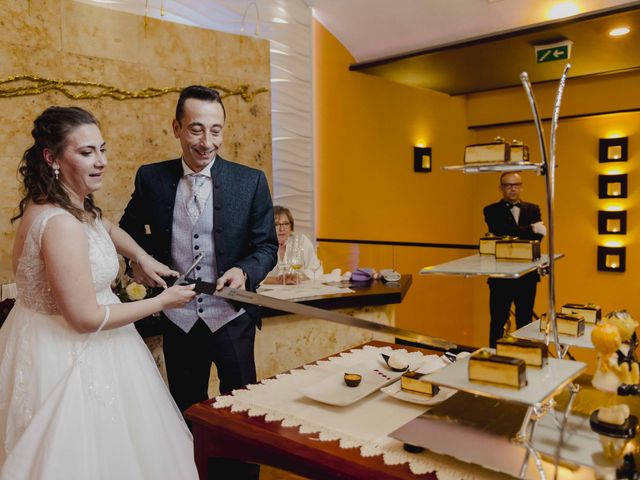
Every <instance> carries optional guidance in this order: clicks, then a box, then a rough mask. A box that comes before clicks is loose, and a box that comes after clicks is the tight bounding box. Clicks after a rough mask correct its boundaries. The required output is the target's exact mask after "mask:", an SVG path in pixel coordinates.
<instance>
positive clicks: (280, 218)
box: [266, 205, 322, 283]
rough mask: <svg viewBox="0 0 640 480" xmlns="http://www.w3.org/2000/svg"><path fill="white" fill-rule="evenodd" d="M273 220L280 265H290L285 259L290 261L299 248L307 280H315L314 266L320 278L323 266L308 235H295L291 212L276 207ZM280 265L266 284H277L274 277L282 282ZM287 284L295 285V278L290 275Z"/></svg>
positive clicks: (316, 275)
mask: <svg viewBox="0 0 640 480" xmlns="http://www.w3.org/2000/svg"><path fill="white" fill-rule="evenodd" d="M273 218H274V220H275V224H276V235H277V237H278V265H282V264H283V263H284V264H286V263H288V262H286V261H285V259H290V258H291V255H292V253H293V252H292V250H293V249H294V248H299V249H300V253H301V257H302V268H303V270H302V272H303V274H304V276H305V277H306V278H307V279H311V278H314V266H316V267H317V269H316V271H315V278H319V276H320V275H322V265H321V263H320V260H319V259H318V257H317V255H316V250H315V248H314V246H313V243H311V240H309V238H308V237H307V236H306V235H304V234H302V233H294V221H293V215H292V214H291V210H289V209H288V208H285V207H282V206H280V205H275V206H274V207H273ZM296 241H297V245H296ZM278 265H276V267H275V268H274V269H273V270H272V271H271V272H270V273H269V276H270V277H271V279H268V280H269V281H267V282H266V283H276V282H275V281H274V279H273V277H278V278H279V280H280V281H282V277H281V275H282V273H281V271H280V270H279V267H278ZM286 283H295V279H294V277H293V276H292V275H289V274H288V275H287V278H286Z"/></svg>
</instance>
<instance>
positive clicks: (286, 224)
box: [276, 222, 291, 230]
mask: <svg viewBox="0 0 640 480" xmlns="http://www.w3.org/2000/svg"><path fill="white" fill-rule="evenodd" d="M276 228H283V229H284V230H289V228H291V223H290V222H283V223H276Z"/></svg>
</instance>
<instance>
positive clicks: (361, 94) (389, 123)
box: [313, 22, 474, 343]
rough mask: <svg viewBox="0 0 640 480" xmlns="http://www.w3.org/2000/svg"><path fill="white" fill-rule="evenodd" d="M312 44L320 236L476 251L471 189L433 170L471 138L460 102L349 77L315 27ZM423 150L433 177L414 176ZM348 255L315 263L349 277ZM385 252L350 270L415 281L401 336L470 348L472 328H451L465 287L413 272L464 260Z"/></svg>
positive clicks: (325, 248) (338, 51) (340, 56)
mask: <svg viewBox="0 0 640 480" xmlns="http://www.w3.org/2000/svg"><path fill="white" fill-rule="evenodd" d="M313 41H314V65H315V67H314V77H313V79H314V95H315V100H314V103H315V109H316V111H315V115H316V116H315V164H316V209H317V210H316V211H317V218H316V225H317V232H316V234H317V236H318V237H328V238H345V239H370V240H388V241H405V242H409V241H414V242H441V243H473V242H474V240H473V233H472V226H471V224H470V223H469V222H468V218H469V216H470V205H471V202H472V197H471V182H470V180H469V179H468V178H466V177H464V176H461V175H456V174H452V173H448V172H443V171H442V170H441V169H440V167H441V166H442V165H446V164H451V163H452V162H455V161H457V160H458V159H461V156H462V152H463V147H464V145H466V144H467V143H469V140H470V138H471V136H470V133H469V131H468V130H467V128H466V126H465V125H466V120H465V116H466V110H465V108H466V107H465V99H464V98H452V97H450V96H448V95H445V94H441V93H436V92H432V91H427V90H418V89H415V88H410V87H406V86H403V85H399V84H396V83H391V82H388V81H386V80H383V79H381V78H377V77H373V76H370V75H365V74H361V73H356V72H350V71H349V69H348V67H349V65H350V64H351V63H353V62H354V59H353V57H351V55H350V54H349V53H348V52H347V51H346V49H345V48H344V47H343V46H342V45H341V44H340V43H339V42H338V41H337V40H336V39H335V38H334V37H333V36H332V35H331V34H330V33H329V32H328V31H327V30H325V29H324V27H322V25H320V24H319V23H317V22H314V39H313ZM420 141H421V142H424V143H425V145H427V146H430V147H431V148H432V156H433V171H432V172H431V173H415V172H414V171H413V146H414V145H415V144H416V143H417V142H420ZM452 218H453V219H458V218H459V219H460V220H461V221H451V220H452ZM345 248H346V247H342V248H341V247H339V246H337V245H336V244H323V245H321V246H320V255H321V256H322V257H323V259H324V261H325V264H327V263H328V264H329V266H336V267H341V268H343V269H345V268H353V266H355V265H352V266H350V265H349V264H345V262H346V260H344V259H345V258H346V257H344V255H345V253H344V250H345ZM385 248H387V247H360V249H359V250H358V252H357V256H354V255H355V254H353V253H352V254H351V259H352V260H351V261H352V262H354V261H355V262H357V263H358V264H359V265H360V266H373V267H376V268H385V267H390V266H395V268H397V269H399V270H401V271H403V272H404V273H412V274H413V275H414V282H413V287H412V288H411V291H410V293H409V296H408V297H407V299H406V300H405V302H404V303H403V304H402V306H401V307H400V310H399V312H398V315H399V317H400V318H401V319H402V320H401V322H402V324H403V326H404V327H407V328H413V329H416V330H420V331H422V332H424V333H427V334H431V335H435V336H440V337H447V338H449V339H451V340H454V341H459V342H463V341H465V340H466V341H467V343H468V341H469V339H470V338H471V335H472V332H471V330H470V328H466V327H465V328H460V327H459V326H457V325H456V324H455V323H456V322H454V321H453V319H461V320H460V322H462V323H465V324H468V321H467V320H462V319H468V318H470V317H471V314H472V310H471V297H470V295H471V294H472V289H471V286H470V284H468V283H465V282H463V281H460V280H458V281H456V282H454V283H455V285H453V286H452V285H451V283H452V281H451V279H444V280H443V281H436V279H431V278H429V279H427V278H418V277H417V272H418V270H419V268H421V267H423V266H426V265H429V264H434V263H439V262H441V261H443V260H446V259H451V258H455V257H457V256H460V252H462V253H464V251H460V250H457V251H456V250H434V249H415V248H412V249H399V248H396V249H393V250H394V251H395V254H393V255H392V254H391V252H390V251H387V252H386V253H385V251H384V249H385ZM389 248H390V247H388V248H387V250H389ZM381 249H382V250H381ZM332 252H333V253H332ZM339 252H342V253H341V255H342V257H340V253H339ZM332 258H342V259H343V261H342V263H339V262H338V261H334V260H332ZM354 258H355V259H356V260H353V259H354ZM332 263H335V264H333V265H332ZM391 263H393V265H391ZM326 266H327V265H325V267H326ZM460 299H464V301H460ZM449 300H451V302H449Z"/></svg>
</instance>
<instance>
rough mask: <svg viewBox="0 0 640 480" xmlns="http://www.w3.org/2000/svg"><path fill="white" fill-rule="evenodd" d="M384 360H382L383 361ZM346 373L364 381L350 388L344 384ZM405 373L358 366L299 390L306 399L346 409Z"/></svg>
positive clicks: (352, 366)
mask: <svg viewBox="0 0 640 480" xmlns="http://www.w3.org/2000/svg"><path fill="white" fill-rule="evenodd" d="M381 360H382V359H381ZM345 373H357V374H359V375H361V376H362V381H361V382H360V385H358V386H357V387H348V386H347V385H346V384H345V383H344V374H345ZM402 373H403V372H393V371H391V370H390V369H389V368H384V367H382V365H381V366H380V368H379V369H378V368H371V367H370V366H368V365H364V364H361V363H359V364H357V365H351V366H349V367H345V369H344V370H343V371H341V372H339V373H334V374H331V375H329V376H328V377H327V378H325V379H324V380H322V381H320V382H318V383H316V384H314V385H310V386H308V387H304V388H301V389H299V390H298V391H299V392H300V393H302V394H303V395H304V396H305V397H308V398H311V399H312V400H315V401H317V402H321V403H326V404H328V405H336V406H338V407H344V406H346V405H351V404H352V403H355V402H357V401H358V400H361V399H363V398H364V397H366V396H367V395H370V394H372V393H373V392H376V391H378V390H379V389H380V388H381V387H384V386H385V385H389V383H391V382H395V381H396V380H398V379H399V378H400V377H401V376H402Z"/></svg>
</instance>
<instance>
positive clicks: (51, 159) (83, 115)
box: [0, 107, 197, 480]
mask: <svg viewBox="0 0 640 480" xmlns="http://www.w3.org/2000/svg"><path fill="white" fill-rule="evenodd" d="M31 134H32V136H33V139H34V144H33V146H31V147H30V148H29V149H28V150H27V151H26V152H25V154H24V156H23V159H22V162H21V165H20V169H19V172H20V174H21V176H22V177H23V190H24V198H23V199H22V201H21V202H20V205H19V209H18V210H19V211H18V214H17V215H16V217H15V218H14V219H12V220H16V219H18V218H21V221H20V225H19V227H18V229H17V233H16V238H15V243H14V247H13V270H14V273H15V277H16V284H17V288H18V296H17V300H16V304H15V306H14V308H13V310H12V311H11V313H10V315H9V317H8V318H7V321H6V322H5V324H4V325H3V327H2V329H0V385H1V386H2V387H1V388H0V480H14V479H60V480H63V479H64V480H74V479H78V480H80V479H143V478H154V479H159V478H160V479H171V480H174V479H181V480H182V479H195V478H197V471H196V467H195V464H194V460H193V441H192V437H191V434H190V432H189V430H188V428H187V426H186V425H185V423H184V420H183V419H182V415H181V414H180V412H179V411H178V409H177V407H176V406H175V404H174V403H173V400H172V399H171V396H170V395H169V392H168V390H167V388H166V387H165V385H164V383H163V381H162V378H161V377H160V374H159V372H158V370H157V368H156V365H155V363H154V361H153V358H152V357H151V354H150V353H149V351H148V350H147V348H146V346H145V344H144V342H143V341H142V339H141V338H140V336H139V335H138V334H137V332H136V330H135V328H134V327H133V325H132V322H134V321H136V320H139V319H141V318H143V317H146V316H148V315H151V314H152V313H154V312H158V311H160V310H164V309H168V308H176V307H180V306H182V305H184V304H186V303H188V302H189V301H190V300H191V299H193V297H194V291H193V286H174V287H171V288H166V287H167V286H166V283H165V282H164V281H163V280H162V278H161V277H162V276H170V275H176V272H173V271H172V270H170V269H169V268H168V267H166V266H165V265H163V264H161V263H159V262H157V261H156V260H154V259H153V258H152V257H151V256H149V255H147V254H146V253H145V252H144V250H143V249H142V248H141V247H140V246H138V245H137V244H136V243H135V242H134V241H133V240H132V239H131V237H129V235H127V234H126V233H125V232H124V231H123V230H121V229H120V228H119V227H118V226H116V225H114V224H112V223H111V222H109V221H108V220H106V219H105V218H104V217H103V216H102V212H101V210H100V209H99V208H98V207H97V206H96V205H95V203H94V200H93V195H92V194H93V193H94V192H95V191H97V190H99V189H100V187H102V183H103V178H104V172H105V167H106V165H107V159H106V155H105V154H106V148H105V142H104V140H103V139H102V135H101V133H100V129H99V128H98V124H97V121H96V119H95V118H94V117H93V116H92V115H91V114H90V113H89V112H87V111H85V110H82V109H80V108H74V107H70V108H66V107H51V108H48V109H46V110H45V111H44V112H43V113H42V114H41V115H40V116H39V117H38V118H37V119H36V120H35V122H34V127H33V130H32V132H31ZM116 252H118V253H120V254H122V255H124V256H126V257H128V258H129V259H132V260H134V261H136V262H137V263H138V264H139V266H140V268H141V269H142V270H143V271H144V273H145V275H146V277H147V278H146V280H147V281H148V282H150V283H151V284H155V285H157V286H162V287H165V290H164V291H163V292H162V293H161V294H160V295H158V296H156V297H154V298H149V299H145V300H140V301H138V302H133V303H126V304H121V303H120V302H119V300H118V298H117V297H116V296H115V295H114V294H113V293H112V291H111V288H110V285H111V282H112V281H113V280H114V278H115V277H116V275H117V273H118V259H117V255H116Z"/></svg>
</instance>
